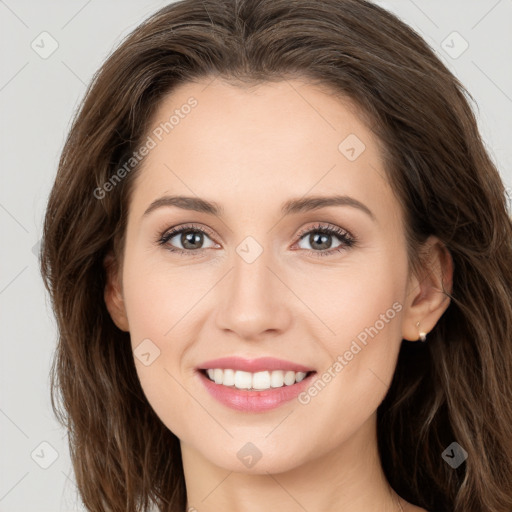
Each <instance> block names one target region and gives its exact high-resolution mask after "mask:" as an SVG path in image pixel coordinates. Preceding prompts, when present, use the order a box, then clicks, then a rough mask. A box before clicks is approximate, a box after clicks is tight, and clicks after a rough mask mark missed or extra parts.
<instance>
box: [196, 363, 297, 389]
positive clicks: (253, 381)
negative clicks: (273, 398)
mask: <svg viewBox="0 0 512 512" xmlns="http://www.w3.org/2000/svg"><path fill="white" fill-rule="evenodd" d="M206 373H207V375H208V377H209V378H210V380H212V381H213V382H215V384H222V385H223V386H231V387H233V386H234V387H235V388H237V389H251V390H256V391H261V390H265V389H270V388H281V387H283V386H291V385H292V384H295V383H296V382H300V381H301V380H303V379H304V378H305V377H306V372H293V371H291V370H289V371H286V372H284V371H282V370H274V371H272V372H270V371H264V372H256V373H250V372H244V371H241V370H236V371H235V370H230V369H226V370H221V369H220V368H215V369H208V370H206Z"/></svg>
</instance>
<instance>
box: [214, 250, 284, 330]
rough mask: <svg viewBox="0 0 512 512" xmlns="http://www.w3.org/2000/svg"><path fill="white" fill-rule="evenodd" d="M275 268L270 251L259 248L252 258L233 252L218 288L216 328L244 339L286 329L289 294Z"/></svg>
mask: <svg viewBox="0 0 512 512" xmlns="http://www.w3.org/2000/svg"><path fill="white" fill-rule="evenodd" d="M276 268H278V265H277V264H276V262H275V260H273V258H272V255H271V254H270V251H267V250H263V252H262V253H261V254H260V255H259V256H258V257H257V258H256V259H255V260H254V261H252V262H248V261H247V260H246V259H244V258H243V257H241V256H240V255H239V254H238V253H236V252H235V253H234V256H233V268H232V270H231V272H229V274H228V275H227V276H226V279H224V280H223V283H220V287H219V289H218V294H219V295H218V303H217V316H216V322H217V327H218V328H220V329H222V330H224V331H231V332H233V333H236V334H237V336H238V337H239V338H240V339H244V340H258V339H263V338H264V337H266V336H269V335H271V336H278V335H279V334H282V333H283V332H284V331H286V329H288V327H289V325H290V323H291V321H292V315H291V312H290V308H289V304H290V303H291V300H292V298H293V294H292V293H291V292H290V290H289V289H288V288H287V286H286V284H285V283H286V279H285V278H284V276H282V275H279V274H280V272H279V271H278V270H276Z"/></svg>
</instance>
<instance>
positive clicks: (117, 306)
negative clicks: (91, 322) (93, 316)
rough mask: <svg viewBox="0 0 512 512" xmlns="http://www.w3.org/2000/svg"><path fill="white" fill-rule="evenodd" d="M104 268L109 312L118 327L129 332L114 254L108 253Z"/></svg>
mask: <svg viewBox="0 0 512 512" xmlns="http://www.w3.org/2000/svg"><path fill="white" fill-rule="evenodd" d="M103 267H104V268H105V274H106V284H105V290H104V295H103V296H104V299H105V304H106V306H107V310H108V312H109V313H110V316H111V318H112V320H113V322H114V323H115V324H116V325H117V327H119V329H121V330H122V331H126V332H128V331H129V330H130V329H129V327H128V317H127V316H126V309H125V305H124V299H123V293H122V284H121V276H120V272H119V264H118V261H117V259H116V258H115V256H114V255H113V253H112V252H110V253H108V254H107V255H106V256H105V258H104V259H103Z"/></svg>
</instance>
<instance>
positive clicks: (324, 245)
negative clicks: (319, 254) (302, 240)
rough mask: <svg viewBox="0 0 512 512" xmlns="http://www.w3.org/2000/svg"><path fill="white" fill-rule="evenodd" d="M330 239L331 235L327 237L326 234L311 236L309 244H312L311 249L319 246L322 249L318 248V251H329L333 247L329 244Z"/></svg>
mask: <svg viewBox="0 0 512 512" xmlns="http://www.w3.org/2000/svg"><path fill="white" fill-rule="evenodd" d="M330 237H331V235H327V234H325V233H317V234H314V235H310V236H309V243H310V244H311V247H314V245H315V244H319V245H320V246H321V247H317V248H318V249H321V250H322V249H329V247H330V246H331V244H330V243H328V240H329V239H330Z"/></svg>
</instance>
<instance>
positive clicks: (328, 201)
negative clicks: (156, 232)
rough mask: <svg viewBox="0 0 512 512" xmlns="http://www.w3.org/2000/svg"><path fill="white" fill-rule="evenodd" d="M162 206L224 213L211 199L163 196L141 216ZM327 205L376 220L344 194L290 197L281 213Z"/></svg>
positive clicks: (359, 203) (361, 204) (290, 213)
mask: <svg viewBox="0 0 512 512" xmlns="http://www.w3.org/2000/svg"><path fill="white" fill-rule="evenodd" d="M164 206H176V207H177V208H181V209H183V210H191V211H196V212H201V213H208V214H210V215H216V216H222V214H223V213H224V208H223V207H222V206H220V205H219V204H218V203H215V202H213V201H206V200H205V199H201V198H199V197H191V196H163V197H160V198H158V199H156V200H155V201H153V202H152V203H151V204H150V205H149V207H148V208H147V210H146V211H145V212H144V215H143V216H146V215H149V214H150V213H151V212H152V211H154V210H156V209H158V208H162V207H164ZM328 206H351V207H353V208H357V209H359V210H361V211H363V212H364V213H366V214H367V215H368V216H369V217H370V218H371V219H372V220H374V221H375V220H376V219H375V215H374V214H373V212H372V211H371V210H370V209H369V208H368V207H367V206H366V205H365V204H363V203H362V202H361V201H358V200H357V199H355V198H353V197H350V196H346V195H335V196H310V197H303V198H298V199H290V200H289V201H286V202H285V203H284V204H283V206H282V208H281V213H282V214H283V216H286V215H292V214H296V213H302V212H306V211H311V210H318V209H320V208H326V207H328Z"/></svg>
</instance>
